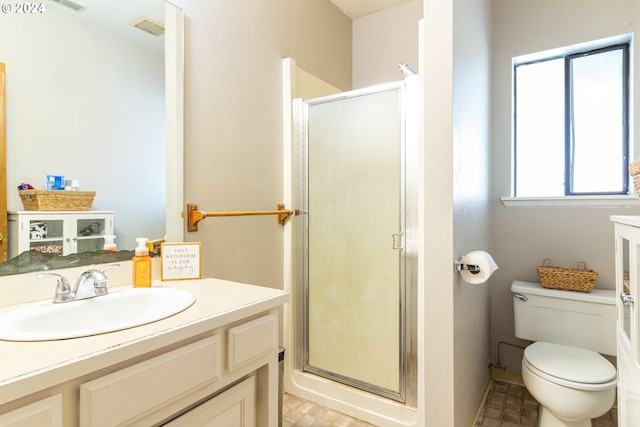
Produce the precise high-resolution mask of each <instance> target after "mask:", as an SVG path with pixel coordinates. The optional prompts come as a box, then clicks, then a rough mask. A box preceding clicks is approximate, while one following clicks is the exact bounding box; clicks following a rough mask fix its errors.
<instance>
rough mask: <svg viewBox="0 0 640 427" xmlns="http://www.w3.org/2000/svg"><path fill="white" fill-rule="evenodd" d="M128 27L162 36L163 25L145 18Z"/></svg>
mask: <svg viewBox="0 0 640 427" xmlns="http://www.w3.org/2000/svg"><path fill="white" fill-rule="evenodd" d="M63 1H66V0H63ZM130 25H132V26H134V27H136V28H138V29H140V30H142V31H146V32H147V33H149V34H153V35H154V36H161V35H162V34H164V24H163V23H162V22H158V21H154V20H153V19H151V18H149V17H147V16H141V17H140V18H138V19H136V20H135V21H133V22H131V24H130Z"/></svg>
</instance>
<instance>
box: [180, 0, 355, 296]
mask: <svg viewBox="0 0 640 427" xmlns="http://www.w3.org/2000/svg"><path fill="white" fill-rule="evenodd" d="M176 4H178V5H179V6H181V7H182V8H183V9H184V14H185V27H186V31H185V165H186V166H185V202H186V203H197V204H198V205H199V208H200V209H202V210H207V211H214V210H215V211H239V210H270V209H275V207H276V204H277V203H281V202H282V198H283V190H282V188H283V183H282V83H281V82H282V59H283V58H286V57H293V58H295V59H296V61H297V64H298V66H300V67H301V68H303V69H305V70H307V71H309V72H311V73H313V74H314V75H316V76H318V77H320V78H322V79H323V80H325V81H327V82H328V83H331V84H333V85H334V86H336V87H339V88H341V89H349V88H350V86H351V21H350V20H349V19H348V18H347V17H346V16H344V15H343V14H342V13H341V12H340V11H339V10H338V9H337V8H335V7H334V6H333V5H332V4H331V3H329V2H326V1H321V0H313V1H305V2H304V3H302V2H299V1H293V0H270V1H268V2H266V1H263V0H243V1H210V0H196V1H193V0H189V1H186V0H181V1H176ZM303 4H304V6H303ZM185 240H187V241H201V242H202V243H203V247H202V251H203V273H204V274H205V275H206V276H211V277H218V278H223V279H231V280H237V281H241V282H249V283H255V284H258V285H264V286H270V287H276V288H281V287H282V274H283V272H282V250H283V246H282V245H283V243H282V240H283V238H282V229H281V227H279V226H277V225H276V220H275V217H271V216H265V217H238V218H209V219H206V220H205V221H203V222H201V223H200V231H199V232H197V233H185Z"/></svg>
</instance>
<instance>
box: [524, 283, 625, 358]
mask: <svg viewBox="0 0 640 427" xmlns="http://www.w3.org/2000/svg"><path fill="white" fill-rule="evenodd" d="M511 292H512V294H513V315H514V321H515V332H516V337H518V338H520V339H524V340H529V341H546V342H552V343H556V344H565V345H570V346H574V347H581V348H586V349H589V350H593V351H596V352H598V353H602V354H608V355H611V356H615V355H616V298H615V294H616V292H615V291H614V290H603V289H594V290H593V291H591V293H585V292H573V291H560V290H556V289H547V288H543V287H542V285H540V284H539V283H531V282H521V281H514V282H513V283H512V284H511Z"/></svg>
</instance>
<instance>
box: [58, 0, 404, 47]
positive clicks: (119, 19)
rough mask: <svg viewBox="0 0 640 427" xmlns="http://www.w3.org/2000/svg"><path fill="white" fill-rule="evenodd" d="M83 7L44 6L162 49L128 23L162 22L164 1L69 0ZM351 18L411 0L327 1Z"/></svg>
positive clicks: (160, 40) (159, 41) (158, 40)
mask: <svg viewBox="0 0 640 427" xmlns="http://www.w3.org/2000/svg"><path fill="white" fill-rule="evenodd" d="M71 1H72V2H73V3H76V4H79V5H81V6H84V7H85V9H84V10H83V11H82V12H76V11H74V10H72V9H70V8H68V7H65V6H63V5H61V4H60V3H59V2H60V0H58V1H56V0H48V1H47V2H46V3H45V5H46V8H47V9H49V10H55V11H56V12H59V13H62V14H65V15H69V16H72V17H74V18H77V19H81V20H82V21H84V22H85V23H86V24H87V25H90V26H93V27H100V28H102V29H104V30H108V31H111V32H116V33H117V34H119V35H121V36H123V37H126V38H129V39H131V40H133V41H135V42H136V43H138V44H141V45H143V46H146V47H147V48H149V49H153V50H156V51H162V50H163V48H164V37H163V36H153V35H150V34H148V33H145V32H144V31H141V30H138V29H136V28H133V27H132V26H130V25H129V23H130V22H131V21H133V20H134V19H136V18H138V17H140V16H148V17H149V18H151V19H153V20H155V21H159V22H164V1H163V0H109V1H103V0H71ZM330 1H331V2H332V3H333V4H335V5H336V6H337V7H338V8H339V9H340V10H342V12H343V13H344V14H345V15H347V16H348V17H349V18H351V19H357V18H361V17H363V16H366V15H370V14H372V13H376V12H379V11H381V10H385V9H390V8H392V7H395V6H399V5H401V4H404V3H408V2H410V1H412V0H330Z"/></svg>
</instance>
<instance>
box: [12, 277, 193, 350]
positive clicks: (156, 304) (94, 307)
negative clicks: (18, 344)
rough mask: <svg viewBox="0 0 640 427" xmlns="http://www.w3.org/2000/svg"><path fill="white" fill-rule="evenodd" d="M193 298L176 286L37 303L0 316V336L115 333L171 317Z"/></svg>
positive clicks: (57, 337) (17, 338) (26, 338)
mask: <svg viewBox="0 0 640 427" xmlns="http://www.w3.org/2000/svg"><path fill="white" fill-rule="evenodd" d="M195 300H196V299H195V297H194V296H193V295H192V294H191V293H189V292H186V291H183V290H179V289H172V288H133V289H126V290H120V291H112V292H110V293H109V294H108V295H104V296H100V297H95V298H90V299H84V300H79V301H72V302H66V303H60V304H54V303H52V302H50V301H46V302H38V303H35V304H32V305H29V306H26V307H23V308H19V309H17V310H14V311H11V312H9V313H7V314H4V315H2V316H0V339H2V340H7V341H50V340H60V339H67V338H80V337H86V336H89V335H96V334H102V333H105V332H115V331H119V330H122V329H127V328H132V327H135V326H140V325H144V324H147V323H151V322H155V321H158V320H161V319H164V318H167V317H170V316H173V315H174V314H177V313H179V312H181V311H183V310H184V309H186V308H188V307H189V306H191V305H192V304H193V303H194V301H195Z"/></svg>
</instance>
